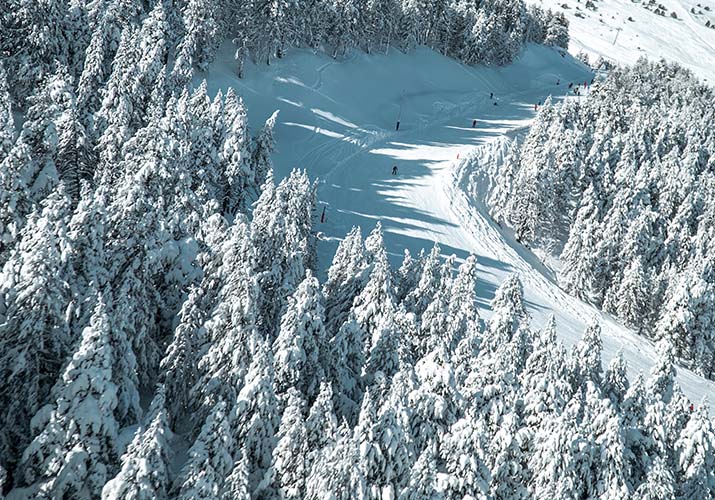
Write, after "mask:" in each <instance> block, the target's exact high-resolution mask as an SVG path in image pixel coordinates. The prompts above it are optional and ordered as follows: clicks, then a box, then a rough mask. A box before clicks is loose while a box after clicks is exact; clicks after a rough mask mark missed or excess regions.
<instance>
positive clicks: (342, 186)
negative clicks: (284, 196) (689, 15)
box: [200, 46, 715, 402]
mask: <svg viewBox="0 0 715 500" xmlns="http://www.w3.org/2000/svg"><path fill="white" fill-rule="evenodd" d="M246 74H247V77H246V78H245V79H243V80H239V79H237V78H236V77H235V75H234V74H233V71H232V66H231V53H230V50H229V47H226V50H225V51H223V52H222V53H221V54H220V56H219V58H218V60H217V61H216V63H215V64H214V65H213V66H212V68H211V69H210V71H209V73H207V74H205V75H200V76H201V77H205V78H207V80H208V85H209V90H210V91H211V92H216V91H218V90H219V89H222V90H223V91H225V90H226V88H227V87H229V86H233V87H234V88H235V89H236V91H237V92H238V93H239V95H241V96H242V97H243V99H244V101H245V102H246V104H247V107H248V112H249V121H250V123H251V126H252V129H253V130H256V129H257V128H258V127H259V126H260V124H261V123H262V122H263V120H265V119H266V118H267V117H268V116H269V115H270V114H271V113H272V112H273V111H274V110H275V109H280V115H279V119H278V124H277V127H276V134H275V137H276V141H277V151H276V154H275V155H274V163H275V171H276V176H277V177H278V178H280V177H282V176H284V175H286V174H287V173H288V172H289V171H290V170H291V169H292V168H296V167H299V168H305V169H307V170H308V171H309V173H310V175H311V177H313V178H315V177H318V178H319V179H320V180H321V184H320V187H319V192H318V196H319V200H320V202H321V205H320V207H319V209H320V210H322V207H323V206H325V207H326V217H327V219H326V222H325V223H322V224H321V223H318V227H317V230H318V231H320V232H321V233H322V236H321V241H320V243H319V249H318V250H319V260H320V266H321V268H322V269H323V270H324V269H326V267H327V266H328V265H329V263H330V259H331V258H332V255H333V253H334V251H335V248H336V246H337V243H338V241H339V239H340V238H342V237H343V236H344V235H345V234H346V233H347V232H348V231H349V230H350V228H351V227H352V226H353V225H359V226H361V227H362V229H363V234H367V232H369V231H370V230H371V229H372V227H374V225H375V223H376V222H377V221H382V224H383V228H384V230H385V233H386V234H385V241H386V244H387V247H388V252H389V253H390V256H391V259H392V260H393V264H394V265H398V264H399V262H400V261H401V260H402V254H403V252H404V249H405V248H408V249H409V250H410V251H411V252H413V253H417V252H419V250H420V249H422V248H425V249H426V250H429V248H430V247H431V246H432V244H433V242H434V241H437V242H439V243H440V245H441V247H442V252H443V254H444V255H450V254H453V253H454V254H455V255H456V256H457V257H458V258H459V259H463V258H464V257H465V256H467V255H468V254H469V253H474V254H475V255H476V256H477V257H478V261H479V278H480V282H479V290H478V295H479V300H480V309H481V310H480V313H481V314H482V316H483V317H489V314H490V312H489V309H488V305H489V301H490V300H491V299H492V297H493V295H494V291H495V289H496V287H497V286H499V284H500V283H501V282H502V281H503V280H504V279H505V278H506V277H507V276H508V275H509V274H510V273H513V272H517V273H519V275H520V276H521V279H522V281H523V282H524V288H525V295H526V300H527V304H528V308H529V311H530V313H531V314H532V316H533V319H534V324H535V325H537V326H540V325H542V324H543V323H544V322H545V320H546V319H547V318H548V316H549V315H550V314H552V313H553V314H555V315H556V319H557V322H558V325H559V334H560V337H561V339H562V340H563V341H564V342H565V343H566V344H567V345H572V344H573V343H574V342H576V341H577V340H578V339H579V338H580V336H581V334H582V332H583V330H584V328H585V326H586V324H587V323H588V322H590V321H591V320H592V319H593V318H594V317H596V318H597V320H598V321H599V322H600V323H601V325H602V327H603V342H604V361H605V362H608V360H610V359H611V358H612V357H613V356H614V355H615V354H616V353H617V351H618V350H619V349H623V351H624V353H625V357H626V359H627V360H628V364H629V368H630V372H631V375H634V374H636V373H637V372H638V371H640V370H643V371H645V372H646V373H647V370H648V369H649V368H650V366H652V364H653V359H654V357H655V355H654V349H653V346H652V344H651V343H650V342H648V341H646V340H644V339H642V338H640V337H638V336H636V335H635V334H633V333H632V332H631V331H629V330H628V329H627V328H625V327H623V326H622V325H620V324H619V323H618V322H617V321H615V320H614V319H612V318H611V317H609V316H607V315H604V314H603V313H600V312H599V311H597V310H596V309H595V308H593V307H591V306H589V305H587V304H584V303H583V302H581V301H579V300H577V299H574V298H572V297H570V296H568V295H567V294H565V293H564V292H563V291H562V290H561V289H560V288H559V287H558V286H557V285H556V282H555V279H554V277H553V276H552V275H551V273H550V271H549V270H548V269H546V268H545V267H544V266H542V265H541V264H540V263H539V261H538V259H537V258H536V257H534V256H533V254H531V252H530V251H529V250H527V249H525V248H523V247H522V246H521V245H519V244H517V243H515V242H514V241H513V239H512V238H511V237H510V235H509V232H508V231H502V230H501V229H500V228H499V227H497V226H496V225H495V224H494V223H493V222H492V221H491V219H490V218H489V217H488V216H487V215H486V210H485V208H484V206H483V204H481V202H480V200H479V198H480V196H481V195H483V193H481V194H479V193H477V195H476V196H475V193H471V194H469V195H468V194H467V193H466V192H465V190H464V188H465V182H464V178H463V175H462V173H463V172H461V169H463V168H464V165H465V163H463V162H462V160H463V159H464V158H465V157H469V158H470V159H473V160H475V161H477V163H480V164H483V165H484V167H485V168H493V167H494V165H495V162H498V160H499V154H500V152H501V149H502V146H503V144H504V137H505V136H508V135H511V134H514V133H517V132H518V131H520V130H522V131H523V129H524V127H526V126H528V125H529V123H530V120H531V119H532V118H533V116H534V104H535V103H537V102H539V101H540V100H543V99H545V98H546V97H547V96H548V95H550V94H553V95H554V97H555V98H556V97H559V96H562V95H563V94H564V93H565V92H566V90H567V89H566V86H567V84H568V82H570V81H574V82H583V81H584V80H589V81H590V79H591V74H590V72H589V70H588V69H587V68H586V67H584V66H583V65H581V64H580V63H579V62H577V61H576V60H574V59H573V58H570V57H568V56H567V57H562V56H561V55H560V54H559V52H557V51H555V50H552V49H549V48H544V47H540V46H530V47H528V48H527V49H526V50H525V52H524V54H523V56H522V57H521V58H520V59H519V60H518V61H516V62H515V63H514V64H511V65H509V66H507V67H502V68H484V67H480V68H471V67H466V66H463V65H461V64H458V63H456V62H455V61H453V60H451V59H448V58H445V57H442V56H440V55H438V54H435V53H434V52H432V51H429V50H427V49H419V50H417V51H416V52H413V53H411V54H407V55H405V54H402V53H400V52H398V51H390V53H389V54H388V55H371V56H368V55H366V54H362V53H357V54H354V55H353V56H351V58H350V59H348V60H346V61H334V60H333V59H331V58H329V57H327V56H324V55H314V54H313V53H312V52H309V51H302V50H297V51H291V52H290V53H289V54H288V55H287V56H286V57H285V58H284V59H283V60H280V61H276V62H274V63H273V64H272V65H271V66H270V67H265V66H261V67H248V68H247V72H246ZM558 79H560V81H561V85H558V86H557V85H556V81H557V80H558ZM490 92H494V96H495V100H494V101H492V100H490V98H489V94H490ZM494 102H496V103H497V105H496V106H495V105H494ZM398 116H400V119H401V127H400V130H399V132H396V131H395V122H396V120H397V117H398ZM473 119H476V120H477V125H476V127H475V128H472V120H473ZM393 165H397V167H398V169H399V171H398V175H397V176H393V175H391V169H392V166H393ZM679 381H680V383H681V384H682V386H683V389H684V391H685V392H686V394H687V395H688V396H689V397H690V398H691V400H693V401H696V402H697V401H700V400H701V399H702V397H703V396H705V395H708V394H715V384H713V383H712V382H709V381H706V380H704V379H702V378H701V377H698V376H695V375H694V374H692V373H690V372H687V371H685V370H679Z"/></svg>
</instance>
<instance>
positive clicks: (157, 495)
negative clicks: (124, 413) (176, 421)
mask: <svg viewBox="0 0 715 500" xmlns="http://www.w3.org/2000/svg"><path fill="white" fill-rule="evenodd" d="M165 407H166V394H165V390H164V387H163V386H161V385H160V386H159V387H158V388H157V392H156V395H155V396H154V399H153V400H152V402H151V407H150V408H149V412H148V413H147V416H146V426H145V427H143V428H140V429H139V430H138V431H137V432H136V434H135V435H134V439H133V440H132V442H131V443H130V444H129V447H128V448H127V451H126V453H124V455H123V456H122V466H121V470H120V471H119V474H117V475H116V476H115V477H114V479H112V480H110V481H108V482H107V484H105V485H104V487H103V488H102V498H103V499H106V500H120V499H122V500H153V499H156V500H165V499H167V498H168V492H169V488H170V465H171V464H170V459H171V448H170V445H169V441H170V440H171V430H170V429H169V419H168V416H167V412H166V409H165Z"/></svg>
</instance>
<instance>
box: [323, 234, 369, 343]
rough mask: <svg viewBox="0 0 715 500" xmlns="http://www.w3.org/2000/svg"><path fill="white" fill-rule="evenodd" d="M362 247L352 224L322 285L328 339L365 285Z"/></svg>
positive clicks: (346, 316) (365, 277) (338, 326)
mask: <svg viewBox="0 0 715 500" xmlns="http://www.w3.org/2000/svg"><path fill="white" fill-rule="evenodd" d="M366 266H367V262H366V256H365V248H364V246H363V241H362V235H361V232H360V228H359V227H353V228H352V229H351V230H350V232H349V233H348V234H347V235H346V236H345V238H343V240H342V241H341V242H340V244H339V245H338V249H337V250H336V251H335V256H334V257H333V261H332V263H331V265H330V267H329V268H328V279H327V280H326V282H325V283H324V284H323V295H324V296H325V328H326V332H327V335H328V337H330V338H332V337H334V336H335V334H336V333H337V332H338V329H339V328H340V327H341V326H342V324H343V323H345V321H346V320H347V319H348V314H349V313H350V309H351V308H352V304H353V301H354V300H355V297H356V296H357V295H358V294H359V293H360V292H361V291H362V288H363V287H364V286H365V283H366V280H367V277H368V276H366V273H363V270H364V269H365V268H366Z"/></svg>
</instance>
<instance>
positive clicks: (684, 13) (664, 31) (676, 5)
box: [527, 0, 715, 85]
mask: <svg viewBox="0 0 715 500" xmlns="http://www.w3.org/2000/svg"><path fill="white" fill-rule="evenodd" d="M586 1H587V0H527V3H533V4H535V5H539V6H541V7H544V8H551V9H552V10H558V11H561V12H563V13H564V14H565V15H566V18H567V19H568V20H569V23H570V25H569V33H570V35H571V43H570V45H569V51H570V52H571V53H573V54H576V53H578V52H579V51H581V50H583V51H584V52H586V53H587V54H589V55H590V56H592V57H593V59H592V61H593V60H595V57H597V56H599V55H600V56H603V57H604V58H606V59H610V60H611V61H616V62H619V63H626V64H633V63H634V62H636V61H637V60H638V58H639V57H641V56H647V57H648V58H650V59H658V58H661V57H662V58H664V59H666V60H668V61H672V62H678V63H680V64H682V65H683V66H685V67H686V68H689V69H690V70H692V71H693V72H694V73H695V74H696V75H697V76H699V77H700V78H704V79H707V80H708V82H709V83H710V84H711V85H713V84H715V29H712V28H707V27H706V26H705V25H706V23H707V22H708V21H710V24H711V25H715V4H714V3H713V2H712V0H655V5H656V6H657V5H659V4H660V5H663V6H664V7H665V10H666V14H665V16H660V15H658V14H655V13H653V12H652V11H651V10H648V9H646V8H645V7H644V5H647V4H648V2H649V1H650V0H637V1H636V0H593V4H594V5H595V7H596V9H597V10H596V11H593V10H590V9H587V8H586ZM562 5H567V6H568V7H569V8H567V9H564V8H563V7H562ZM698 5H700V7H698ZM705 6H709V8H710V10H709V11H708V10H706V9H705ZM691 8H694V9H695V13H692V12H691ZM671 12H675V13H676V15H677V16H678V18H677V19H673V18H672V17H670V14H671ZM700 12H702V14H701V13H700ZM577 13H580V14H582V15H583V16H584V17H583V18H580V17H577ZM629 18H632V19H633V21H629V20H628V19H629Z"/></svg>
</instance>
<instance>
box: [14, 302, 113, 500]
mask: <svg viewBox="0 0 715 500" xmlns="http://www.w3.org/2000/svg"><path fill="white" fill-rule="evenodd" d="M113 314H114V312H113V309H112V300H111V296H110V295H109V294H104V296H103V298H101V299H100V300H99V301H98V302H97V307H96V309H95V312H94V315H93V316H92V321H91V322H90V325H89V326H88V327H87V328H85V330H84V332H83V333H82V341H81V342H80V344H79V346H78V347H77V350H76V352H75V354H74V356H73V357H72V360H71V361H70V362H69V364H68V365H67V367H66V368H65V369H64V371H63V374H62V377H61V379H60V381H59V383H58V385H57V387H56V389H55V401H54V402H53V403H51V404H49V405H48V406H47V407H45V408H43V409H42V410H41V411H40V412H39V414H38V416H36V417H35V419H34V420H33V424H35V425H37V424H38V423H39V422H38V421H44V422H43V425H42V427H41V430H40V433H39V434H38V435H37V436H36V437H35V438H34V440H33V441H32V442H31V443H30V445H29V446H28V447H27V449H26V450H25V452H24V453H23V455H22V465H21V470H22V471H23V474H22V480H23V482H24V483H25V484H28V485H36V487H37V488H38V489H37V495H38V498H66V497H71V498H97V497H98V496H99V494H100V492H101V490H102V487H103V486H104V484H105V483H106V482H107V480H108V479H109V478H110V477H111V474H112V472H113V468H114V464H115V463H116V459H117V456H116V454H117V442H116V441H117V431H118V426H117V421H116V420H115V418H114V410H115V408H116V406H117V386H116V384H115V383H114V382H113V380H114V379H115V377H116V376H117V374H116V373H115V369H116V363H117V357H116V356H117V353H116V352H115V351H114V349H113V345H112V344H113V341H112V337H113V335H114V333H113V329H114V327H113V324H112V323H113V322H112V319H111V318H112V315H113Z"/></svg>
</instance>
